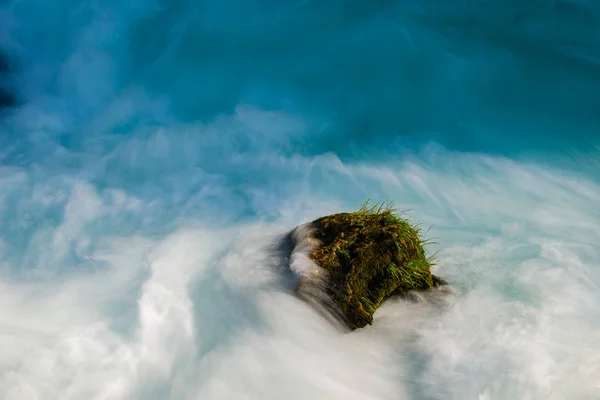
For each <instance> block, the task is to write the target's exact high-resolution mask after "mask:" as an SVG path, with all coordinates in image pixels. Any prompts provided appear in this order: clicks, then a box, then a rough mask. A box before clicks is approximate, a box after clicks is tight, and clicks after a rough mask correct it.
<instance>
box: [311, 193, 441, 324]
mask: <svg viewBox="0 0 600 400" xmlns="http://www.w3.org/2000/svg"><path fill="white" fill-rule="evenodd" d="M311 228H312V234H311V236H312V238H314V239H317V240H318V242H319V245H318V247H317V248H316V249H315V250H314V251H312V253H311V255H310V256H311V258H312V260H313V261H314V262H315V263H316V264H317V265H318V266H320V267H321V268H322V269H324V270H325V271H326V272H327V279H326V282H327V284H326V286H325V290H326V292H327V294H328V296H329V297H330V298H331V300H333V303H334V304H335V306H336V308H337V309H338V312H339V313H340V314H341V316H342V318H343V319H344V320H345V322H346V324H347V325H348V327H349V328H350V329H357V328H362V327H364V326H366V325H368V324H371V323H372V322H373V314H374V313H375V310H377V308H378V307H379V306H380V305H381V303H382V302H383V301H385V300H386V299H387V298H389V297H390V296H392V295H395V294H399V295H402V294H406V293H408V292H409V291H411V290H430V289H433V288H435V287H437V286H440V285H443V284H445V282H444V281H443V280H441V279H439V278H437V277H436V276H434V275H432V274H431V270H430V268H431V266H432V260H431V258H428V257H426V255H425V249H424V247H423V245H424V244H425V242H424V240H423V239H422V237H421V232H420V229H419V228H418V227H416V226H415V225H414V224H413V223H411V222H410V221H408V220H407V219H404V218H402V216H401V214H399V213H398V212H396V210H395V209H394V208H393V207H392V206H391V204H388V205H375V206H373V207H368V205H365V206H363V207H362V208H361V209H360V210H358V211H356V212H352V213H340V214H334V215H329V216H326V217H321V218H319V219H317V220H315V221H313V222H312V224H311Z"/></svg>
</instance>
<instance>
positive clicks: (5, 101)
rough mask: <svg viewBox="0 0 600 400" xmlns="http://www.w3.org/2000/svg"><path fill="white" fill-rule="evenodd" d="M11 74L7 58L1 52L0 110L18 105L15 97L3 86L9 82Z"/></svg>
mask: <svg viewBox="0 0 600 400" xmlns="http://www.w3.org/2000/svg"><path fill="white" fill-rule="evenodd" d="M10 72H11V71H10V66H9V63H8V61H7V58H6V57H5V56H4V54H2V52H0V108H5V107H12V106H14V105H16V103H17V99H16V98H15V96H13V95H12V94H11V93H10V91H9V90H8V88H7V87H4V85H3V83H4V82H5V81H7V79H8V75H9V74H10Z"/></svg>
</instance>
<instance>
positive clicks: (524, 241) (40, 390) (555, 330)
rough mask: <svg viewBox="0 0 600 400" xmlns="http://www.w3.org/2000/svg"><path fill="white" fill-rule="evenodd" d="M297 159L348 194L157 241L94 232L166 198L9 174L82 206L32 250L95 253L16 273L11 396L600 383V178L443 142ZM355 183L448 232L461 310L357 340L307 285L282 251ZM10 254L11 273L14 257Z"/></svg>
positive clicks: (7, 386) (446, 393)
mask: <svg viewBox="0 0 600 400" xmlns="http://www.w3.org/2000/svg"><path fill="white" fill-rule="evenodd" d="M282 163H283V164H282V165H283V166H286V167H287V168H300V169H304V170H306V169H311V168H313V169H314V168H318V169H319V170H320V171H321V173H323V174H326V175H327V176H329V177H330V182H329V184H330V185H331V189H330V190H331V191H329V192H328V193H324V192H323V191H320V192H316V191H313V189H312V188H311V185H308V186H304V187H303V188H302V189H299V191H298V192H297V193H296V194H295V196H294V197H293V198H290V199H289V200H288V201H287V202H286V203H282V204H281V205H279V207H277V213H278V215H279V217H278V218H277V219H276V220H273V221H271V222H269V221H263V222H250V223H246V224H243V225H233V226H227V227H219V226H215V225H214V224H213V225H211V224H209V223H203V222H202V218H198V219H195V220H189V221H186V222H181V223H180V224H179V227H177V228H176V229H175V230H173V231H172V233H170V234H167V235H156V236H155V237H144V236H143V235H138V234H136V235H131V236H123V237H115V236H113V235H111V234H106V233H104V232H102V231H101V230H96V231H95V232H93V233H90V226H92V225H94V224H95V223H96V224H98V223H99V222H100V221H101V220H102V219H106V218H115V213H119V212H121V213H122V212H124V211H123V209H124V208H129V209H130V210H132V212H137V213H140V214H141V215H143V214H144V213H145V212H148V211H147V210H150V209H151V204H150V203H149V202H147V201H142V200H140V199H136V198H134V197H131V196H127V195H125V194H123V193H116V192H110V191H108V190H107V191H99V190H96V189H94V188H93V187H91V186H90V185H89V184H87V183H86V182H84V181H81V180H77V179H65V178H63V179H60V180H59V182H60V192H59V191H58V187H57V188H54V187H53V186H50V187H48V186H46V185H47V184H43V183H33V184H32V183H31V182H29V179H31V177H32V176H33V175H34V174H35V173H34V172H33V171H31V170H29V171H28V170H22V171H10V170H7V169H6V168H3V169H2V172H3V178H2V186H3V187H4V188H9V190H6V189H5V190H4V191H3V196H2V203H1V204H2V206H3V207H6V206H7V202H8V199H9V198H10V197H11V194H14V193H17V192H19V191H23V190H28V191H30V193H32V197H31V200H30V201H31V202H33V203H34V205H39V206H43V205H46V207H48V204H49V203H51V202H53V201H55V202H62V203H61V204H63V206H64V211H65V213H64V217H63V218H62V220H61V221H60V223H59V224H58V225H57V226H55V227H54V228H53V229H51V230H49V231H47V232H43V231H40V233H39V235H40V239H39V240H38V241H34V242H33V243H31V244H30V247H29V248H28V250H27V251H28V252H30V256H29V257H26V258H27V260H29V261H23V262H24V263H27V262H33V261H36V262H37V263H39V265H44V264H45V263H47V264H48V265H50V264H53V263H59V264H60V263H63V265H62V268H67V269H68V268H69V267H68V265H70V264H68V261H66V260H69V256H68V255H67V253H68V252H69V251H74V252H76V253H77V252H79V253H80V255H81V257H82V259H85V261H82V263H83V264H85V265H84V266H79V267H76V266H75V264H72V265H73V267H71V268H72V270H71V271H70V272H68V273H61V274H56V275H54V276H50V277H48V276H44V275H43V274H42V275H40V276H36V275H35V271H36V269H35V268H32V269H31V271H32V272H31V273H28V274H21V275H18V276H19V278H16V277H15V276H16V275H14V273H13V275H11V274H9V273H4V274H3V275H2V276H3V277H2V280H1V287H2V296H1V297H0V316H1V317H0V318H1V319H0V327H1V330H0V345H1V348H2V349H3V350H2V355H3V356H2V359H1V361H0V368H1V379H0V397H1V398H3V399H11V400H12V399H15V400H16V399H18V400H26V399H136V398H139V399H142V398H143V399H222V398H227V399H259V398H260V399H281V398H290V399H292V398H293V399H307V398H315V399H317V398H319V399H338V398H339V399H348V398H350V399H369V398H372V399H387V398H389V399H398V398H401V399H442V398H443V399H486V400H488V399H489V400H491V399H517V398H518V399H567V398H568V399H591V398H595V396H597V395H598V394H599V393H600V387H599V385H600V380H599V378H600V350H599V349H600V318H599V317H600V311H598V310H599V308H598V305H599V304H600V290H598V289H599V286H600V269H599V268H598V267H599V265H598V263H599V256H600V255H599V253H598V249H597V243H598V241H599V240H600V213H599V211H598V208H597V204H598V201H599V200H600V187H599V186H598V185H597V184H596V183H594V182H592V181H590V180H588V179H586V178H582V177H576V176H575V175H573V174H568V173H566V172H561V171H558V170H552V169H548V168H545V167H541V166H539V165H534V164H523V163H518V162H514V161H509V160H507V159H503V158H494V157H483V156H478V155H465V154H460V153H450V152H447V151H443V150H439V149H437V150H432V151H431V152H428V153H427V152H426V153H424V154H423V155H422V157H421V158H413V159H410V160H407V161H404V162H402V163H399V164H397V165H394V166H390V165H388V166H381V165H366V164H343V163H341V162H339V161H338V160H337V159H336V158H335V157H333V156H331V157H321V158H317V159H310V158H303V159H294V160H286V161H282ZM342 177H346V178H348V177H349V178H351V179H352V180H353V182H354V183H355V185H356V188H358V189H357V190H355V192H354V195H353V196H355V197H356V196H357V195H360V193H361V192H362V190H363V189H364V190H368V188H372V187H379V188H380V189H379V190H381V191H382V192H383V193H384V194H385V195H387V196H389V197H390V198H394V199H397V201H401V202H402V204H403V205H406V206H408V207H411V208H413V209H414V210H415V211H413V212H412V216H413V218H415V219H418V220H420V221H422V222H423V223H424V224H425V225H426V226H429V225H432V226H433V227H432V229H431V230H430V231H429V233H428V237H431V238H436V239H437V242H438V243H439V245H437V246H436V248H437V249H439V250H440V253H439V259H440V261H439V264H440V267H439V270H438V273H439V274H440V275H441V276H442V277H444V278H445V279H447V280H449V281H450V282H451V283H452V286H453V289H454V294H451V295H447V296H446V297H445V302H446V303H445V305H444V306H440V305H439V304H438V305H436V304H437V303H431V302H427V301H424V302H422V303H406V302H403V301H390V302H388V303H387V304H385V306H384V307H383V308H381V309H380V310H379V311H378V312H377V313H376V318H375V323H374V325H373V326H370V327H367V328H365V329H363V330H359V331H355V332H353V333H349V334H347V333H341V332H340V331H338V330H337V329H335V328H334V327H333V325H331V324H330V323H329V322H328V321H327V320H325V319H323V317H321V316H320V314H319V313H317V312H316V311H315V310H314V309H313V308H312V307H311V306H310V305H308V304H307V303H305V302H304V301H302V300H300V299H299V298H298V297H297V296H296V295H295V294H294V292H293V288H294V280H293V277H291V276H290V272H289V270H287V261H286V260H285V259H284V258H282V256H283V255H284V254H283V253H281V252H280V251H278V250H277V245H278V243H280V241H281V239H282V235H285V234H286V233H287V232H289V230H290V229H291V228H293V227H294V226H295V225H296V224H298V223H300V222H306V221H309V220H311V218H314V217H317V216H319V215H323V214H326V213H329V212H333V211H339V210H342V209H346V208H345V207H348V206H350V204H348V203H343V202H339V201H338V200H337V199H336V198H337V197H338V196H337V195H336V189H335V187H336V183H335V182H336V181H337V180H338V179H342ZM46 182H48V181H46ZM57 185H58V183H57ZM58 196H63V197H61V198H60V199H58ZM351 205H352V206H355V205H356V204H354V203H352V204H351ZM23 223H25V222H23ZM121 223H124V221H123V220H121ZM41 236H43V237H41ZM91 243H93V246H92V245H91ZM2 250H3V253H2V254H3V255H4V256H6V255H7V254H8V251H7V248H6V246H4V247H2ZM434 250H436V249H435V248H432V249H430V251H434ZM33 254H35V255H36V256H35V257H34V256H33ZM3 259H6V257H3ZM4 263H5V265H4V270H5V271H8V270H10V269H11V267H15V265H11V264H10V261H8V265H6V264H7V262H6V261H5V262H4ZM29 266H30V267H33V265H29ZM11 276H13V278H11Z"/></svg>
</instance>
